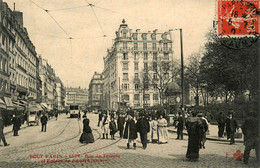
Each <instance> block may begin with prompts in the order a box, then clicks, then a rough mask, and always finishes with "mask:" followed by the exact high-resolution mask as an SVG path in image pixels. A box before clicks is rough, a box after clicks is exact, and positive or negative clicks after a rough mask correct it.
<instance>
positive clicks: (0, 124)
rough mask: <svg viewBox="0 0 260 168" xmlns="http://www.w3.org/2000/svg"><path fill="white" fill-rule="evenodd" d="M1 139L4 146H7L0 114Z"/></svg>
mask: <svg viewBox="0 0 260 168" xmlns="http://www.w3.org/2000/svg"><path fill="white" fill-rule="evenodd" d="M1 140H2V141H3V143H4V146H9V145H10V144H8V143H7V142H6V140H5V135H4V124H3V118H2V116H0V142H1Z"/></svg>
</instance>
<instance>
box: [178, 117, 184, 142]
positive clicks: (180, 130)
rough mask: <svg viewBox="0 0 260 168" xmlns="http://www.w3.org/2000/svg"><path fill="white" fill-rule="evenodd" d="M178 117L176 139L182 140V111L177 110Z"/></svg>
mask: <svg viewBox="0 0 260 168" xmlns="http://www.w3.org/2000/svg"><path fill="white" fill-rule="evenodd" d="M178 114H179V117H178V119H177V122H178V124H177V138H176V139H181V140H183V124H184V118H183V116H182V113H181V112H179V113H178Z"/></svg>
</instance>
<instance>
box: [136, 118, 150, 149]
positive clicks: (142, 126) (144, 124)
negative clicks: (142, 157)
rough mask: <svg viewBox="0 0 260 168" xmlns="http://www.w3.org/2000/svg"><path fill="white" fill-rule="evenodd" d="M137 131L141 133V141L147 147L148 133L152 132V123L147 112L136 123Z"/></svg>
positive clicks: (144, 147)
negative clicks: (146, 115) (147, 116)
mask: <svg viewBox="0 0 260 168" xmlns="http://www.w3.org/2000/svg"><path fill="white" fill-rule="evenodd" d="M136 131H137V132H139V133H140V138H141V143H142V145H143V149H146V147H147V133H148V132H150V124H149V121H148V120H147V118H146V117H145V114H141V118H139V119H138V121H137V123H136Z"/></svg>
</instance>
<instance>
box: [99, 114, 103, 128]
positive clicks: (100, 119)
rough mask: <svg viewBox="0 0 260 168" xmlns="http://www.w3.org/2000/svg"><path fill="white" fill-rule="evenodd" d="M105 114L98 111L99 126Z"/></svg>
mask: <svg viewBox="0 0 260 168" xmlns="http://www.w3.org/2000/svg"><path fill="white" fill-rule="evenodd" d="M102 118H103V115H102V112H101V111H98V127H99V125H100V122H101V121H102Z"/></svg>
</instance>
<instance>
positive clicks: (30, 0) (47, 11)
mask: <svg viewBox="0 0 260 168" xmlns="http://www.w3.org/2000/svg"><path fill="white" fill-rule="evenodd" d="M28 1H29V2H31V3H33V4H34V5H35V6H37V7H38V8H40V9H42V10H43V11H45V12H46V13H47V14H48V15H49V16H50V17H51V18H52V20H53V21H54V22H55V23H56V24H57V25H58V26H59V28H60V29H61V30H62V31H63V32H64V33H65V34H66V35H67V36H68V38H71V37H70V35H69V34H68V33H67V32H66V31H65V29H64V28H63V27H62V26H61V25H60V24H59V23H58V21H57V20H56V19H55V18H54V17H53V16H52V15H51V14H50V13H49V10H47V9H44V8H43V7H41V6H40V5H38V4H36V3H35V2H33V1H32V0H28Z"/></svg>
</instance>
